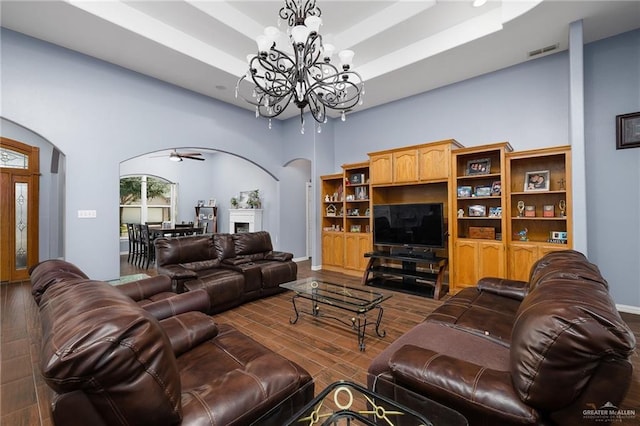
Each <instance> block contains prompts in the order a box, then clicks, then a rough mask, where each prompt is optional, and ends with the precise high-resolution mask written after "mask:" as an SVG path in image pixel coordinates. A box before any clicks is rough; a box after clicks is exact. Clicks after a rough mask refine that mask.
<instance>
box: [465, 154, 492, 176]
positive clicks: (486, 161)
mask: <svg viewBox="0 0 640 426" xmlns="http://www.w3.org/2000/svg"><path fill="white" fill-rule="evenodd" d="M489 173H491V159H490V158H481V159H478V160H469V161H467V176H474V175H488V174H489Z"/></svg>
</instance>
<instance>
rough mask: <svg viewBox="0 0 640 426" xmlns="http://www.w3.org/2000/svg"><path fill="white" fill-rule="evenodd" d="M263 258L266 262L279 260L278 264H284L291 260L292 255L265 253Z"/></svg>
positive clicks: (280, 252) (276, 252)
mask: <svg viewBox="0 0 640 426" xmlns="http://www.w3.org/2000/svg"><path fill="white" fill-rule="evenodd" d="M264 258H265V259H266V260H279V261H280V262H286V261H288V260H291V259H293V254H292V253H287V252H284V251H272V252H269V253H267V255H266V256H265V257H264Z"/></svg>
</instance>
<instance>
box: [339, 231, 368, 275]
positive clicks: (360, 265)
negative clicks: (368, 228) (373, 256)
mask: <svg viewBox="0 0 640 426" xmlns="http://www.w3.org/2000/svg"><path fill="white" fill-rule="evenodd" d="M344 247H345V250H344V267H345V268H346V269H355V270H358V271H364V270H365V269H366V267H367V261H368V259H365V257H364V254H365V253H366V252H368V251H371V247H370V244H369V236H368V235H362V234H358V233H357V232H354V233H347V234H346V236H345V237H344Z"/></svg>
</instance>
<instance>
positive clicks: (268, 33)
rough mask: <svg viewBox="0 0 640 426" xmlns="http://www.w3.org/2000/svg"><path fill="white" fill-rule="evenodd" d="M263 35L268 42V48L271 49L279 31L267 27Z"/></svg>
mask: <svg viewBox="0 0 640 426" xmlns="http://www.w3.org/2000/svg"><path fill="white" fill-rule="evenodd" d="M264 35H265V37H267V40H268V41H269V48H271V46H274V45H275V44H276V40H278V37H279V36H280V30H279V29H277V28H276V27H267V28H265V29H264Z"/></svg>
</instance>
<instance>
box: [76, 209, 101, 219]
mask: <svg viewBox="0 0 640 426" xmlns="http://www.w3.org/2000/svg"><path fill="white" fill-rule="evenodd" d="M96 217H97V212H96V211H95V210H78V218H80V219H93V218H96Z"/></svg>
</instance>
